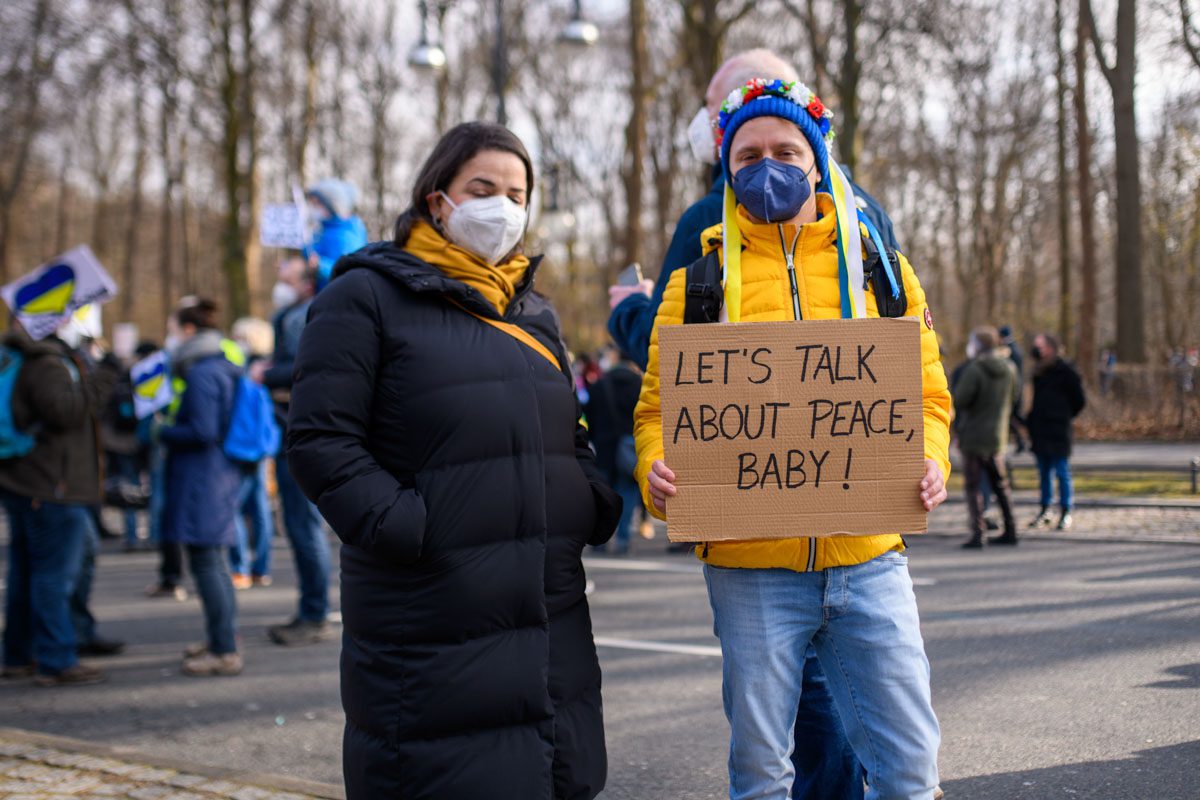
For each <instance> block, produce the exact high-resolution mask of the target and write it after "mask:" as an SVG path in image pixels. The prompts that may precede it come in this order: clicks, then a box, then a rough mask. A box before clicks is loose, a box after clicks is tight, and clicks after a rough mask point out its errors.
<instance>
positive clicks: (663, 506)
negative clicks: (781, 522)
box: [649, 459, 945, 514]
mask: <svg viewBox="0 0 1200 800" xmlns="http://www.w3.org/2000/svg"><path fill="white" fill-rule="evenodd" d="M649 483H650V499H651V500H653V501H654V507H655V508H657V509H658V510H659V511H660V512H662V513H663V514H665V513H667V498H668V497H674V496H675V473H674V472H671V470H669V469H667V465H666V464H664V463H663V462H662V460H661V459H660V460H658V461H655V462H654V464H653V465H651V467H650V479H649ZM943 494H945V493H944V492H943Z"/></svg>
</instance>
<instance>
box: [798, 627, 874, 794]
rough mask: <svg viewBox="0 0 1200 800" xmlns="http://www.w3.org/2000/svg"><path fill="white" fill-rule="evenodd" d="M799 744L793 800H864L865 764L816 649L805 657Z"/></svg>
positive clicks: (809, 649) (810, 650)
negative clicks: (853, 744)
mask: <svg viewBox="0 0 1200 800" xmlns="http://www.w3.org/2000/svg"><path fill="white" fill-rule="evenodd" d="M795 743H796V744H795V748H794V749H793V750H792V765H793V766H794V767H795V768H796V779H795V781H794V782H793V783H792V798H793V800H826V799H827V798H837V800H862V796H863V768H862V764H860V763H858V758H857V757H855V755H854V748H853V747H851V746H850V740H849V739H847V738H846V728H845V726H843V725H842V720H841V718H840V717H839V716H838V714H837V709H836V708H835V707H834V700H833V693H832V692H831V691H830V690H829V679H828V678H826V677H825V673H824V672H822V671H821V662H820V660H819V659H818V658H817V653H816V651H815V650H814V649H813V648H812V647H809V648H808V652H807V653H805V656H804V684H803V687H802V689H801V692H800V708H799V710H798V711H797V713H796V729H795Z"/></svg>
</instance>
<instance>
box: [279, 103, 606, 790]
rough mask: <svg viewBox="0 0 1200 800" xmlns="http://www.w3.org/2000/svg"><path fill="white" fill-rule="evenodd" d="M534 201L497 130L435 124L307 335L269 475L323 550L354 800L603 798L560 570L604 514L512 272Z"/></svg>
mask: <svg viewBox="0 0 1200 800" xmlns="http://www.w3.org/2000/svg"><path fill="white" fill-rule="evenodd" d="M533 186H534V180H533V166H532V162H531V161H530V158H529V155H528V153H527V152H526V150H525V146H524V145H523V144H522V143H521V141H520V140H519V139H517V137H516V136H514V135H513V134H512V133H510V132H509V131H508V130H507V129H505V128H503V127H500V126H498V125H494V124H490V123H479V122H474V123H466V124H463V125H458V126H456V127H454V128H452V129H451V130H450V131H448V132H447V133H446V134H445V135H444V136H443V137H442V139H441V141H439V142H438V144H437V145H436V146H435V147H434V150H433V152H432V153H431V154H430V156H429V158H428V159H427V160H426V161H425V163H424V164H423V165H422V167H421V169H420V171H419V172H418V175H417V178H416V183H415V186H414V188H413V192H412V198H411V203H412V205H411V206H410V208H409V209H408V210H407V211H405V212H404V214H402V215H401V216H400V218H399V219H398V221H397V223H396V233H395V241H392V242H379V243H376V244H373V245H370V246H368V247H367V248H365V249H364V250H361V251H359V252H358V253H355V254H354V255H352V256H349V257H347V258H345V259H343V260H342V261H341V263H340V265H339V266H338V269H337V271H336V273H335V278H334V280H333V282H332V283H331V284H330V285H329V287H328V288H327V289H326V290H325V291H323V292H322V293H321V295H320V296H319V297H318V298H317V300H316V301H315V302H314V303H313V307H312V311H311V320H310V322H309V325H308V327H307V328H306V329H305V331H304V338H303V341H302V342H301V346H300V354H299V356H298V358H297V363H296V372H295V374H296V383H295V385H294V387H293V389H292V408H291V417H290V419H289V429H288V455H289V460H290V463H291V468H292V469H293V470H294V473H295V478H296V480H297V481H298V482H299V483H300V485H301V486H303V487H304V489H305V491H306V492H307V493H308V496H309V497H311V498H313V499H314V500H315V501H316V502H317V505H318V506H319V507H320V509H321V512H322V514H324V516H325V518H326V519H328V520H329V523H330V525H331V526H332V527H333V529H334V531H335V532H336V533H337V535H338V536H339V537H340V538H341V540H342V542H343V545H342V554H341V568H342V581H341V588H342V614H343V617H344V624H345V630H344V636H343V646H342V647H343V651H342V703H343V706H344V707H345V709H346V733H345V742H344V747H343V754H344V755H343V769H344V773H345V779H346V795H347V797H348V798H350V800H364V799H365V798H383V797H451V796H453V797H495V796H498V795H502V796H505V797H514V798H516V797H520V798H534V797H537V798H549V797H559V798H567V797H570V798H578V800H587V798H592V797H595V796H596V795H597V794H598V793H599V792H600V790H601V789H602V788H603V786H604V781H605V773H606V756H605V747H604V728H603V720H602V716H601V700H600V667H599V663H598V661H597V658H596V649H595V646H594V644H593V641H592V635H591V622H590V614H589V611H588V604H587V599H586V597H585V594H584V586H585V578H584V572H583V568H582V564H581V561H580V554H581V552H582V550H583V548H584V547H585V546H586V545H587V544H589V543H591V544H600V543H602V542H604V541H606V540H607V539H608V538H609V537H610V536H611V535H612V530H613V528H614V527H615V524H616V521H617V518H618V517H619V515H620V499H619V498H618V497H617V496H616V495H615V494H614V493H613V492H612V490H611V489H609V488H608V487H607V486H606V485H605V483H604V479H603V477H602V476H601V475H600V473H599V470H598V469H597V468H596V464H595V460H594V457H593V455H592V452H591V450H590V448H589V447H588V446H587V432H586V431H585V430H584V428H583V426H582V425H581V424H579V422H578V420H579V416H580V415H579V405H578V402H577V401H576V397H575V393H574V391H573V388H572V385H571V380H570V377H569V375H570V364H569V363H568V361H567V355H566V348H565V347H564V346H563V344H562V341H561V339H560V335H559V327H558V320H557V316H556V314H555V312H554V309H553V308H552V307H551V306H550V303H549V302H548V301H547V300H546V299H545V298H544V297H542V296H540V295H538V294H536V293H535V292H534V291H533V283H534V272H535V270H536V267H537V260H536V259H535V260H531V259H529V258H526V257H525V256H524V255H522V254H521V240H522V239H523V237H524V233H525V228H526V223H527V220H528V216H527V215H528V206H529V195H530V192H531V191H532V189H533ZM384 731H387V732H390V733H388V734H387V735H386V736H385V735H382V733H381V732H384ZM448 776H452V777H448Z"/></svg>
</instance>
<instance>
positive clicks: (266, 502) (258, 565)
mask: <svg viewBox="0 0 1200 800" xmlns="http://www.w3.org/2000/svg"><path fill="white" fill-rule="evenodd" d="M246 517H249V518H250V526H249V527H250V528H251V529H253V531H254V547H253V550H251V547H250V535H249V534H250V531H249V530H247V526H246ZM234 525H235V527H236V529H237V542H236V543H235V544H234V545H233V547H232V548H231V549H230V553H229V557H230V566H231V567H232V569H233V571H234V572H235V573H236V574H238V575H253V576H254V577H256V578H261V577H262V576H264V575H269V574H270V573H271V538H272V537H273V536H274V535H275V521H274V519H273V518H272V515H271V501H270V499H269V498H268V497H267V461H266V459H263V460H262V461H260V462H258V466H257V467H255V468H254V471H253V472H250V473H248V474H246V475H245V476H244V477H243V478H242V486H241V488H240V489H239V490H238V513H237V514H236V515H235V516H234Z"/></svg>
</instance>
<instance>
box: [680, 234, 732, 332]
mask: <svg viewBox="0 0 1200 800" xmlns="http://www.w3.org/2000/svg"><path fill="white" fill-rule="evenodd" d="M724 302H725V291H724V290H723V289H722V288H721V255H720V251H719V250H712V251H710V252H709V253H708V255H705V256H702V257H700V258H698V259H696V260H695V261H693V262H692V263H691V264H688V266H687V280H686V282H685V283H684V300H683V322H684V324H685V325H693V324H697V323H708V322H717V321H719V320H720V318H721V305H722V304H723V303H724Z"/></svg>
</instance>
